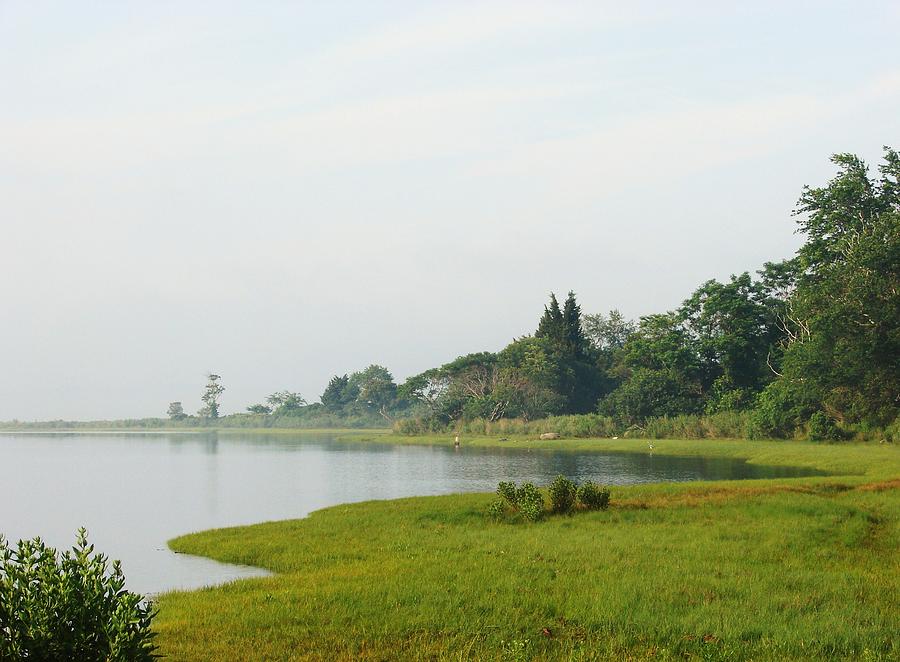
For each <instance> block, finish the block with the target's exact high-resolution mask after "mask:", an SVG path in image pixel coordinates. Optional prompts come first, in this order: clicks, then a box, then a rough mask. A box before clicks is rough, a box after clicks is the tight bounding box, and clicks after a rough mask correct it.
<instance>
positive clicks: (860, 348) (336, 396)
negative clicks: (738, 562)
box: [169, 148, 900, 438]
mask: <svg viewBox="0 0 900 662" xmlns="http://www.w3.org/2000/svg"><path fill="white" fill-rule="evenodd" d="M832 161H833V163H834V164H835V165H836V167H837V174H836V176H835V177H834V179H832V180H831V181H830V182H829V183H828V184H827V185H826V186H824V187H822V188H810V187H805V188H804V190H803V192H802V195H801V197H800V200H799V203H798V205H797V208H796V211H795V215H796V216H797V225H798V231H799V232H801V233H803V234H804V235H805V237H806V241H805V243H804V244H803V246H801V248H800V249H799V250H798V251H797V254H796V255H795V256H794V257H792V258H791V259H788V260H783V261H781V262H769V263H766V264H764V265H763V266H762V268H761V269H759V270H758V271H757V272H756V273H755V274H752V275H751V274H750V273H748V272H745V273H742V274H739V275H734V276H731V278H730V279H728V280H727V281H726V282H719V281H716V280H709V281H707V282H705V283H703V284H701V285H700V287H698V288H697V289H696V290H695V291H694V292H693V293H692V294H691V295H690V296H689V297H688V298H687V299H685V300H684V302H683V303H682V304H681V305H680V306H679V307H678V308H676V309H675V310H670V311H667V312H664V313H657V314H653V315H647V316H644V317H641V318H640V319H639V320H636V321H632V320H629V319H626V318H625V317H623V316H622V314H621V313H620V312H619V311H617V310H611V311H610V312H609V313H605V314H604V313H597V314H587V315H585V314H582V311H581V308H580V306H579V305H578V302H577V300H576V297H575V294H574V293H573V292H569V293H568V296H567V297H566V299H565V300H564V301H563V303H562V305H560V302H559V301H558V299H557V297H556V296H555V295H554V294H551V295H550V298H549V302H548V303H547V305H546V306H545V307H544V310H543V313H542V315H541V316H540V318H539V320H538V323H537V328H536V329H535V331H534V333H532V334H530V335H526V336H523V337H521V338H518V339H516V340H514V341H513V342H511V343H510V344H509V345H507V346H506V347H505V348H503V349H502V350H500V351H499V352H487V351H485V352H477V353H473V354H467V355H465V356H461V357H459V358H457V359H455V360H453V361H450V362H449V363H445V364H444V365H441V366H439V367H435V368H431V369H429V370H426V371H424V372H422V373H420V374H417V375H414V376H412V377H410V378H408V379H407V380H406V381H405V382H404V383H403V384H400V385H398V384H396V383H395V381H394V378H393V376H392V375H391V373H390V371H389V370H388V369H387V368H385V367H383V366H380V365H370V366H369V367H367V368H365V369H363V370H360V371H358V372H354V373H352V374H349V375H348V374H344V375H335V376H334V377H333V378H332V379H331V381H330V382H329V383H328V386H327V387H326V388H325V390H324V392H323V393H322V395H321V396H320V398H319V400H320V401H319V402H318V403H313V404H309V403H307V401H306V400H305V399H304V398H303V397H302V396H301V395H300V394H299V393H294V392H290V391H279V392H276V393H273V394H272V395H270V396H269V397H268V398H267V399H266V402H265V404H262V403H260V404H254V405H251V406H249V407H248V408H247V414H245V415H244V416H257V417H262V418H264V419H266V420H269V419H303V418H309V417H315V416H319V417H321V416H327V417H329V418H328V420H334V421H338V422H339V421H341V420H346V419H353V420H355V421H357V422H359V421H366V422H367V423H370V424H373V425H376V424H379V423H381V424H384V423H385V422H390V421H393V420H395V419H397V418H400V417H407V418H414V419H416V421H417V428H416V429H431V430H443V429H446V428H447V427H448V426H449V425H458V424H460V423H463V422H466V421H473V420H478V419H480V420H483V421H487V422H495V421H500V420H502V419H522V420H524V421H534V420H536V419H542V418H546V417H548V416H558V415H565V414H588V413H593V414H599V415H602V416H604V417H606V418H608V419H609V420H610V421H612V422H613V424H614V425H615V426H616V427H617V429H623V430H624V429H628V428H629V427H640V426H641V425H643V424H644V423H645V422H647V421H650V420H653V419H659V418H661V417H675V416H683V415H715V414H718V413H722V412H740V413H742V414H743V415H745V416H747V417H748V419H749V421H750V423H751V432H752V434H754V435H758V436H774V437H785V436H790V435H792V434H794V433H795V431H796V430H798V429H801V428H802V429H806V430H809V431H810V433H811V434H812V435H813V436H817V437H821V438H833V437H839V436H841V434H842V433H843V432H842V431H844V430H846V429H849V428H850V427H853V426H857V427H860V426H861V427H863V428H884V427H887V426H891V425H892V424H894V425H896V424H895V421H896V420H897V416H898V406H900V277H898V274H900V183H898V182H900V157H898V154H897V152H896V151H894V150H892V149H890V148H885V150H884V160H883V162H882V163H881V165H880V166H879V168H878V176H876V177H873V176H870V173H869V170H868V168H867V166H866V164H865V163H863V161H861V160H860V159H859V158H857V157H856V156H853V155H850V154H838V155H835V156H834V157H833V158H832ZM219 379H220V378H219V376H218V375H209V380H208V383H207V385H206V389H205V391H204V394H203V398H202V400H203V403H204V407H203V409H201V411H200V412H199V413H198V416H199V417H201V418H204V419H215V418H217V417H218V414H219V409H218V397H219V395H220V394H221V393H222V391H223V390H224V389H223V388H222V386H221V384H220V383H219ZM169 416H170V418H172V419H176V420H180V419H185V418H187V417H186V415H185V414H184V410H183V408H182V406H181V403H178V402H173V403H172V404H171V405H170V407H169Z"/></svg>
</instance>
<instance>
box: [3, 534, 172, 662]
mask: <svg viewBox="0 0 900 662" xmlns="http://www.w3.org/2000/svg"><path fill="white" fill-rule="evenodd" d="M153 616H154V611H153V609H152V607H151V606H150V604H149V603H148V602H146V601H145V600H144V599H143V597H142V596H140V595H138V594H136V593H131V592H129V591H127V590H125V577H124V575H123V574H122V568H121V566H120V565H119V562H118V561H114V562H113V564H112V568H110V567H109V564H108V561H107V558H106V557H105V556H104V555H102V554H99V553H98V554H95V553H94V548H93V546H92V545H89V544H88V541H87V534H86V533H85V531H84V529H81V530H80V531H79V532H78V541H77V543H76V545H75V547H73V548H72V550H71V551H65V552H63V553H62V554H59V553H57V551H56V550H55V549H53V548H52V547H47V545H45V544H44V543H43V542H42V541H41V540H40V538H35V539H34V540H21V541H19V544H18V545H17V546H16V547H11V546H10V545H9V543H8V542H7V541H6V540H5V539H4V538H3V537H2V536H0V660H81V661H83V662H92V661H98V662H100V661H103V662H140V661H141V660H152V659H155V658H156V657H157V656H156V655H154V650H155V646H154V644H153V638H154V636H155V635H154V633H153V632H152V631H151V629H150V623H151V620H152V618H153Z"/></svg>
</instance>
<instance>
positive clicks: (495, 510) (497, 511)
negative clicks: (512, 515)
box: [487, 499, 506, 520]
mask: <svg viewBox="0 0 900 662" xmlns="http://www.w3.org/2000/svg"><path fill="white" fill-rule="evenodd" d="M505 512H506V507H505V506H504V505H503V502H502V501H500V500H499V499H498V500H497V501H491V505H490V506H488V510H487V513H488V517H490V518H491V519H496V520H499V519H503V515H504V514H505Z"/></svg>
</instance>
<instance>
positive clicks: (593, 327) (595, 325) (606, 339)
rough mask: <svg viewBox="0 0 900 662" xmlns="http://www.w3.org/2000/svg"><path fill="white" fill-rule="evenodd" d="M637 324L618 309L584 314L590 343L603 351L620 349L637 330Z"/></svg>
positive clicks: (586, 333) (585, 330) (585, 329)
mask: <svg viewBox="0 0 900 662" xmlns="http://www.w3.org/2000/svg"><path fill="white" fill-rule="evenodd" d="M635 329H636V325H635V323H634V322H632V321H631V320H628V319H625V317H624V316H623V315H622V313H620V312H619V311H618V310H615V309H613V310H611V311H609V315H607V316H604V315H603V313H596V314H594V315H585V316H584V334H585V337H586V338H587V339H588V341H589V342H590V343H592V344H593V345H594V347H596V348H597V349H599V350H601V351H607V350H609V351H611V350H616V349H620V348H621V347H623V346H624V345H625V342H626V341H627V340H628V338H629V337H630V336H631V334H633V333H634V332H635Z"/></svg>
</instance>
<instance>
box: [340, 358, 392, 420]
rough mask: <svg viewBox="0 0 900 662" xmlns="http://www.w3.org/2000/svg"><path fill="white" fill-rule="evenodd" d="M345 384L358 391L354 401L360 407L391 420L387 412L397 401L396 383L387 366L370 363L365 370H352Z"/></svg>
mask: <svg viewBox="0 0 900 662" xmlns="http://www.w3.org/2000/svg"><path fill="white" fill-rule="evenodd" d="M347 386H348V388H355V389H356V390H357V391H358V395H357V398H356V401H357V402H358V403H359V404H360V405H361V406H362V407H364V408H366V409H369V410H370V411H376V412H378V413H379V414H380V415H381V416H383V417H384V418H386V419H388V420H391V417H390V413H389V412H390V410H391V409H392V408H393V406H394V405H395V403H396V401H397V384H395V383H394V376H393V375H392V374H391V372H390V371H389V370H388V369H387V368H385V367H384V366H380V365H375V364H372V365H370V366H369V367H368V368H366V369H365V370H361V371H360V372H354V373H353V374H352V375H350V378H349V380H348V384H347Z"/></svg>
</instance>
